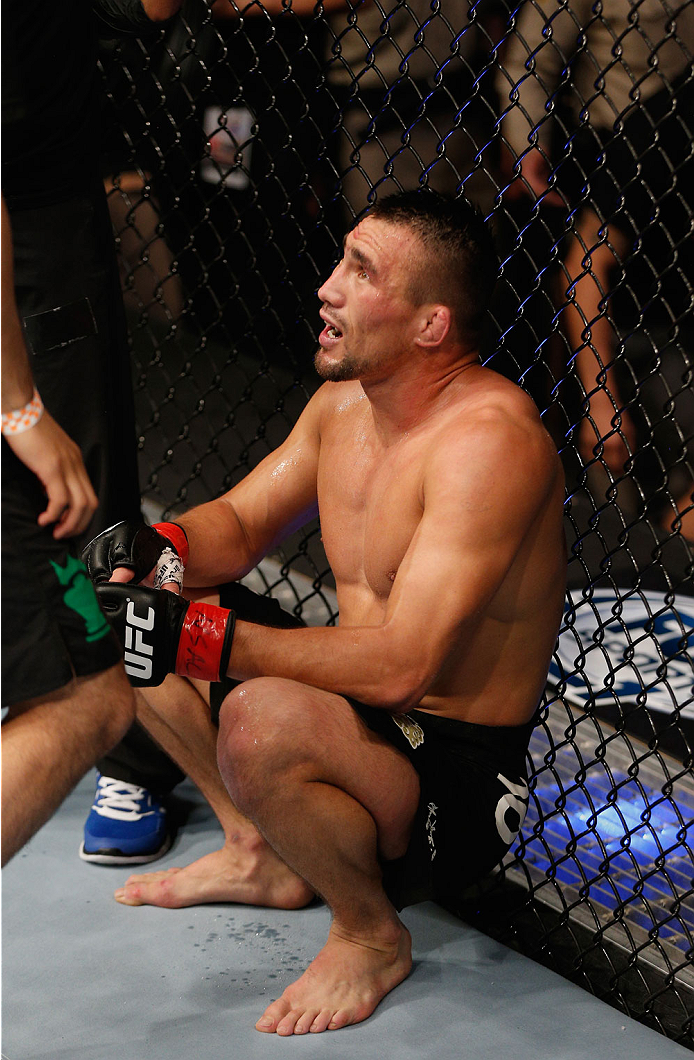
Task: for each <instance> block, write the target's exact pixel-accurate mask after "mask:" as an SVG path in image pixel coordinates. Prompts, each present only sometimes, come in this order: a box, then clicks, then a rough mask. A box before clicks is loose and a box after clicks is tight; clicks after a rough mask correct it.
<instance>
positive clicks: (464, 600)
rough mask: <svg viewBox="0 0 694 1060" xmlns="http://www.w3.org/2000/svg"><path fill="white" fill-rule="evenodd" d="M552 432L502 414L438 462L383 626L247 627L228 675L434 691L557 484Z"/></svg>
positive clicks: (383, 701) (362, 694) (377, 701)
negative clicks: (450, 657) (455, 648)
mask: <svg viewBox="0 0 694 1060" xmlns="http://www.w3.org/2000/svg"><path fill="white" fill-rule="evenodd" d="M556 473H557V472H556V453H555V452H554V451H553V447H552V445H551V442H550V441H549V439H546V438H545V436H544V435H543V433H542V432H539V431H531V432H528V431H527V430H526V429H525V427H524V426H523V425H520V424H517V425H511V426H509V425H508V424H507V423H505V422H504V421H503V420H502V418H501V417H494V416H492V417H490V418H489V419H488V422H486V423H485V422H484V421H483V422H481V423H478V424H477V425H474V426H473V425H471V426H470V429H469V430H466V431H464V432H462V433H461V435H460V436H459V437H458V438H457V439H455V440H453V441H451V442H450V443H447V444H446V446H445V447H444V448H442V449H440V450H439V451H438V452H437V453H436V454H435V455H434V456H433V458H432V459H431V460H430V462H429V465H428V467H427V471H426V475H425V479H424V483H423V490H422V493H423V495H422V504H423V514H422V518H421V521H420V523H419V526H418V528H417V530H416V532H415V534H414V536H413V539H412V542H411V544H410V547H409V549H408V551H407V553H406V555H405V557H404V560H403V562H402V563H401V565H400V569H399V571H398V573H397V576H396V578H395V582H394V585H393V589H392V592H391V595H390V598H389V603H388V607H387V611H386V614H385V617H384V621H383V623H382V624H380V625H374V626H368V627H367V626H361V627H345V626H341V627H338V628H335V629H333V628H325V629H316V628H311V629H298V630H276V629H266V628H262V627H259V626H255V625H252V624H248V623H245V622H242V621H238V622H237V623H236V630H235V634H234V641H233V646H232V650H231V655H230V661H229V666H228V673H229V675H230V676H232V677H234V678H237V679H248V678H251V677H255V676H262V675H267V676H280V677H287V678H292V679H295V680H297V681H302V682H304V683H307V684H313V685H315V686H317V687H320V688H323V689H325V690H327V691H334V692H341V693H344V694H348V695H352V696H354V697H355V698H357V699H360V700H362V701H363V702H365V703H369V704H371V705H373V706H378V707H383V708H385V709H387V710H392V711H402V710H406V709H408V708H410V707H412V706H414V705H415V704H417V703H418V702H420V700H421V698H422V697H423V695H424V694H425V693H426V691H427V690H428V689H429V688H430V686H431V684H432V682H433V681H434V678H435V677H436V675H437V673H438V672H439V671H440V669H441V667H442V665H443V663H444V662H445V660H446V659H447V657H448V655H449V653H450V651H451V649H452V648H453V646H454V644H456V643H460V641H461V637H463V635H464V633H465V630H466V628H468V629H469V630H470V631H471V632H472V631H474V629H475V627H476V624H477V622H478V621H479V618H480V615H481V614H482V613H483V612H484V609H485V608H486V606H487V605H488V604H489V602H490V601H491V600H492V599H493V597H494V595H495V594H496V593H497V591H498V590H499V588H500V586H501V585H502V583H503V581H504V579H505V578H506V575H507V574H508V572H509V569H510V567H511V565H512V563H513V560H514V557H515V556H516V554H517V552H518V550H519V548H520V546H521V544H522V542H523V540H524V538H525V536H526V534H527V533H528V530H529V528H530V526H531V525H532V523H533V520H534V519H535V518H536V516H537V513H538V511H539V510H540V509H541V507H542V505H543V504H544V503H546V500H547V496H548V489H549V485H548V484H549V483H550V482H552V481H554V480H555V475H556Z"/></svg>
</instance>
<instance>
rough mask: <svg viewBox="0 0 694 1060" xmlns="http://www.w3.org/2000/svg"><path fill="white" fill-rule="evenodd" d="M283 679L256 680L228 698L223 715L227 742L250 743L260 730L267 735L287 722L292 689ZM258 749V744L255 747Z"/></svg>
mask: <svg viewBox="0 0 694 1060" xmlns="http://www.w3.org/2000/svg"><path fill="white" fill-rule="evenodd" d="M293 684H294V682H292V681H286V680H284V679H283V678H281V677H255V678H253V679H252V680H249V681H244V682H243V683H242V684H240V685H237V686H236V688H234V689H233V690H232V691H231V692H230V693H229V694H228V695H227V697H226V698H225V700H224V702H223V703H222V706H221V710H220V712H219V729H220V735H221V736H222V737H223V738H224V739H225V740H227V739H228V740H231V741H234V740H236V739H238V741H239V742H240V743H241V744H243V743H245V742H249V741H250V739H251V734H252V733H255V731H256V729H257V730H259V731H260V732H262V733H264V734H267V733H270V732H272V731H273V730H274V729H275V727H276V726H278V725H279V726H280V727H281V725H282V722H283V720H286V718H287V715H288V712H289V711H290V710H291V705H290V700H291V697H290V688H291V686H292V685H293ZM253 746H257V742H256V743H254V744H253Z"/></svg>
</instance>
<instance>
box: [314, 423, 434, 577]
mask: <svg viewBox="0 0 694 1060" xmlns="http://www.w3.org/2000/svg"><path fill="white" fill-rule="evenodd" d="M352 442H353V443H354V442H355V439H352ZM323 456H325V459H323V458H322V459H321V463H320V467H319V477H318V499H319V505H320V517H321V532H322V535H323V544H324V546H325V551H326V555H327V557H328V560H329V562H330V565H331V567H332V569H333V572H334V574H335V577H336V578H337V579H338V581H340V580H342V581H343V582H353V583H354V582H365V583H366V585H368V587H369V589H370V590H371V592H373V593H374V594H375V595H377V596H379V597H384V598H386V597H387V596H388V595H389V593H390V590H391V588H392V584H393V581H394V579H395V575H396V574H397V572H398V568H399V567H400V564H401V562H402V559H403V557H404V555H405V553H406V552H407V549H408V548H409V545H410V542H411V540H412V536H413V534H414V532H415V530H416V528H417V525H418V523H419V521H420V519H421V515H422V502H421V457H420V456H419V455H418V454H417V453H416V451H415V450H413V449H410V448H409V447H407V446H403V447H397V448H395V449H393V450H390V451H387V452H384V451H382V450H380V449H379V448H378V447H377V446H374V445H372V444H370V443H369V442H368V440H366V439H362V440H361V444H356V445H355V444H352V445H351V446H348V447H339V448H338V449H335V450H332V452H326V451H324V452H323V453H322V457H323Z"/></svg>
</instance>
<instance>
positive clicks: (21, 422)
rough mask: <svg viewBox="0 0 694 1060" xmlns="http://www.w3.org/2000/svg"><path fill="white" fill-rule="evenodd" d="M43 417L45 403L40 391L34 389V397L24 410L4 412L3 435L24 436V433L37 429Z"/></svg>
mask: <svg viewBox="0 0 694 1060" xmlns="http://www.w3.org/2000/svg"><path fill="white" fill-rule="evenodd" d="M42 416H43V401H42V400H41V396H40V394H39V392H38V390H37V389H36V387H34V395H33V397H32V399H31V401H27V403H26V405H24V407H23V408H21V409H14V410H13V411H12V412H3V414H2V433H3V434H22V432H23V431H28V430H30V429H31V428H32V427H35V426H36V424H37V423H38V422H39V420H40V419H41V417H42Z"/></svg>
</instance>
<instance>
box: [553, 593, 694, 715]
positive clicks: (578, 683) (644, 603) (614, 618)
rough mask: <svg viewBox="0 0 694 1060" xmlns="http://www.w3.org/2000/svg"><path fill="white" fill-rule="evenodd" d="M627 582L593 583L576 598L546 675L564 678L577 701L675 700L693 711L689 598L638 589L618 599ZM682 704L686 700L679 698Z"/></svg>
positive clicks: (693, 632)
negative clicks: (615, 586) (668, 599)
mask: <svg viewBox="0 0 694 1060" xmlns="http://www.w3.org/2000/svg"><path fill="white" fill-rule="evenodd" d="M628 592H629V591H628V590H627V589H624V590H617V593H618V594H619V595H615V592H614V591H613V590H611V589H596V590H595V591H594V592H593V595H592V598H591V600H590V601H588V600H585V601H579V600H578V599H577V600H576V612H575V616H574V619H573V621H572V625H571V626H570V627H569V628H565V629H563V630H562V633H561V634H560V637H559V647H558V649H557V656H558V657H559V661H560V662H561V666H562V668H563V671H564V673H563V674H562V673H561V672H560V669H559V666H558V665H557V659H556V658H554V659H553V660H552V665H551V667H550V674H549V680H550V683H552V684H555V683H558V682H559V681H561V680H562V679H564V680H565V681H566V697H567V699H569V700H570V701H572V702H575V703H578V704H583V703H585V702H586V700H588V699H589V697H590V696H591V693H592V696H593V699H594V702H596V703H614V702H615V699H618V700H621V701H622V702H630V703H634V702H636V700H637V698H638V701H639V702H640V703H643V702H645V704H646V706H647V707H648V708H649V710H658V711H665V712H667V713H670V712H671V711H672V710H673V709H674V707H675V706H678V707H680V708H682V715H683V716H684V717H690V718H694V702H692V696H694V670H693V668H692V651H693V650H694V598H693V597H691V596H681V595H678V596H677V597H676V599H675V602H674V604H666V603H665V599H664V597H663V596H662V595H660V594H658V593H655V592H641V593H639V594H638V595H632V596H629V597H628V599H622V600H621V605H620V603H619V600H620V597H621V594H622V593H623V594H624V597H627V595H628ZM685 704H686V705H685Z"/></svg>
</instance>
